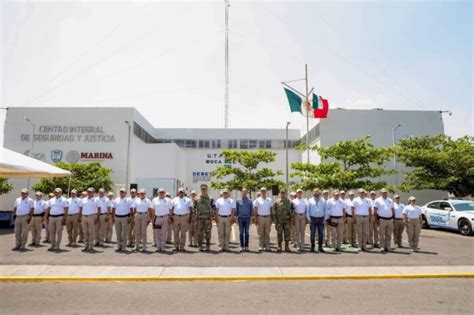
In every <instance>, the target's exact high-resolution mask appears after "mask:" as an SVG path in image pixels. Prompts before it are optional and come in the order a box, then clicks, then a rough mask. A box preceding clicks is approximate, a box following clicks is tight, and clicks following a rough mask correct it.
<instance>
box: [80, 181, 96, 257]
mask: <svg viewBox="0 0 474 315" xmlns="http://www.w3.org/2000/svg"><path fill="white" fill-rule="evenodd" d="M94 193H95V189H94V188H92V187H90V188H88V189H87V197H86V198H83V199H82V203H81V208H80V214H81V224H82V230H83V231H84V243H85V245H86V247H85V248H84V249H83V251H94V241H95V231H96V228H95V226H96V224H97V223H98V222H99V217H100V207H99V203H98V202H97V199H96V198H95V196H94Z"/></svg>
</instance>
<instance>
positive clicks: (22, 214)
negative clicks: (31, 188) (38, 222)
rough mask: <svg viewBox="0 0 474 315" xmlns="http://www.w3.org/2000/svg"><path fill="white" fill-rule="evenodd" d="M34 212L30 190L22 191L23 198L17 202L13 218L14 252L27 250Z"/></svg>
mask: <svg viewBox="0 0 474 315" xmlns="http://www.w3.org/2000/svg"><path fill="white" fill-rule="evenodd" d="M33 212H34V202H33V199H31V198H30V197H28V189H22V190H21V197H19V198H17V199H16V200H15V204H14V207H13V218H14V220H15V247H13V248H12V250H25V249H26V242H27V240H28V230H29V224H30V222H31V218H32V217H33Z"/></svg>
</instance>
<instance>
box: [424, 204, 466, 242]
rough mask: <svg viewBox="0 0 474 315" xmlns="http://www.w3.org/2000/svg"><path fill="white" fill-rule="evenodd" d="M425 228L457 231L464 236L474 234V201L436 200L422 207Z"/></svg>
mask: <svg viewBox="0 0 474 315" xmlns="http://www.w3.org/2000/svg"><path fill="white" fill-rule="evenodd" d="M422 210H423V215H422V217H423V228H425V229H429V228H442V229H450V230H457V231H459V233H461V234H462V235H471V234H472V225H473V223H474V201H472V200H435V201H431V202H428V203H427V204H426V205H424V206H423V207H422Z"/></svg>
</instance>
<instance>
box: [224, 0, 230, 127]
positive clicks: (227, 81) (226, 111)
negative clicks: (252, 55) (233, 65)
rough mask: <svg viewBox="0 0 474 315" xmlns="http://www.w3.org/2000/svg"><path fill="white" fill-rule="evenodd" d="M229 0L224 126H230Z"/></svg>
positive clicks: (226, 28)
mask: <svg viewBox="0 0 474 315" xmlns="http://www.w3.org/2000/svg"><path fill="white" fill-rule="evenodd" d="M229 7H230V4H229V0H225V74H224V77H225V78H224V81H225V96H224V106H225V108H224V115H225V117H224V127H225V128H227V127H229Z"/></svg>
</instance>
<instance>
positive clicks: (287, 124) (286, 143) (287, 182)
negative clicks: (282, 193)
mask: <svg viewBox="0 0 474 315" xmlns="http://www.w3.org/2000/svg"><path fill="white" fill-rule="evenodd" d="M289 125H290V122H289V121H287V122H286V141H285V147H286V190H287V191H288V189H289V188H290V187H288V186H289V185H290V183H289V180H288V126H289Z"/></svg>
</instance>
